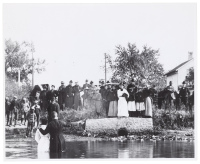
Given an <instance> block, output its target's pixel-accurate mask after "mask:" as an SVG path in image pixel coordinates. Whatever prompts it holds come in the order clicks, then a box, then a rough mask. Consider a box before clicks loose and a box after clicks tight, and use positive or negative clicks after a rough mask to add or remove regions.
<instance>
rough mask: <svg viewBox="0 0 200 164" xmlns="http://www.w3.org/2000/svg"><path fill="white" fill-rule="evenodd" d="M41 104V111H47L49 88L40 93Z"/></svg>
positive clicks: (44, 88)
mask: <svg viewBox="0 0 200 164" xmlns="http://www.w3.org/2000/svg"><path fill="white" fill-rule="evenodd" d="M40 103H41V109H42V111H46V110H47V103H48V102H47V87H46V86H44V87H43V90H42V91H41V93H40Z"/></svg>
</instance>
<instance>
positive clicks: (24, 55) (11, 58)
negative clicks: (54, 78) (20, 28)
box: [5, 39, 45, 81]
mask: <svg viewBox="0 0 200 164" xmlns="http://www.w3.org/2000/svg"><path fill="white" fill-rule="evenodd" d="M34 52H35V48H34V45H33V44H32V43H28V42H22V43H21V44H19V43H18V42H17V41H15V42H13V41H12V40H10V39H9V40H5V74H6V75H7V76H8V77H9V78H13V79H15V80H17V79H18V70H20V79H21V81H28V75H29V74H32V72H33V67H32V65H34V70H36V71H37V72H38V73H40V72H41V71H44V70H45V67H44V64H45V60H40V59H30V57H29V54H31V53H34Z"/></svg>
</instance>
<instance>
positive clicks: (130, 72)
mask: <svg viewBox="0 0 200 164" xmlns="http://www.w3.org/2000/svg"><path fill="white" fill-rule="evenodd" d="M115 54H116V58H115V60H112V59H111V56H109V58H108V59H109V60H108V63H109V64H110V68H111V70H112V72H113V75H112V81H118V82H121V81H126V82H128V81H130V79H132V78H133V79H135V80H136V81H137V82H138V83H139V84H140V85H141V84H143V82H147V83H148V84H150V85H156V86H157V87H158V88H163V87H164V85H165V84H166V83H165V77H164V69H163V67H162V65H161V64H160V63H158V60H157V58H158V56H159V50H153V49H152V48H150V47H147V46H144V47H143V50H142V51H141V53H140V51H139V50H138V49H137V47H136V45H135V44H131V43H128V47H127V48H125V47H122V46H120V45H119V46H116V52H115Z"/></svg>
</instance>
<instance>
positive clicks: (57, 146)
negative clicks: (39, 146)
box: [40, 111, 67, 158]
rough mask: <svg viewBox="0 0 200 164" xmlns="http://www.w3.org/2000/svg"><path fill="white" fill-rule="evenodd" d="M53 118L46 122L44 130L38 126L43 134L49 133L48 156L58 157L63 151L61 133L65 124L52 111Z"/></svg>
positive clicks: (63, 142) (63, 144)
mask: <svg viewBox="0 0 200 164" xmlns="http://www.w3.org/2000/svg"><path fill="white" fill-rule="evenodd" d="M52 118H53V120H52V121H51V122H50V123H49V124H48V126H47V127H46V129H45V130H43V129H42V128H40V132H41V133H42V134H43V135H46V134H47V133H49V134H50V158H60V157H61V153H62V152H64V151H65V139H64V136H63V133H62V129H63V126H66V125H67V124H66V123H65V122H62V121H59V120H58V116H57V112H55V111H53V112H52Z"/></svg>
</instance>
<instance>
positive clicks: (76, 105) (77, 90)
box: [73, 82, 81, 110]
mask: <svg viewBox="0 0 200 164" xmlns="http://www.w3.org/2000/svg"><path fill="white" fill-rule="evenodd" d="M73 91H74V109H75V110H77V109H78V108H79V107H80V100H81V97H80V91H81V88H80V86H79V85H78V82H75V86H74V87H73Z"/></svg>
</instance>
